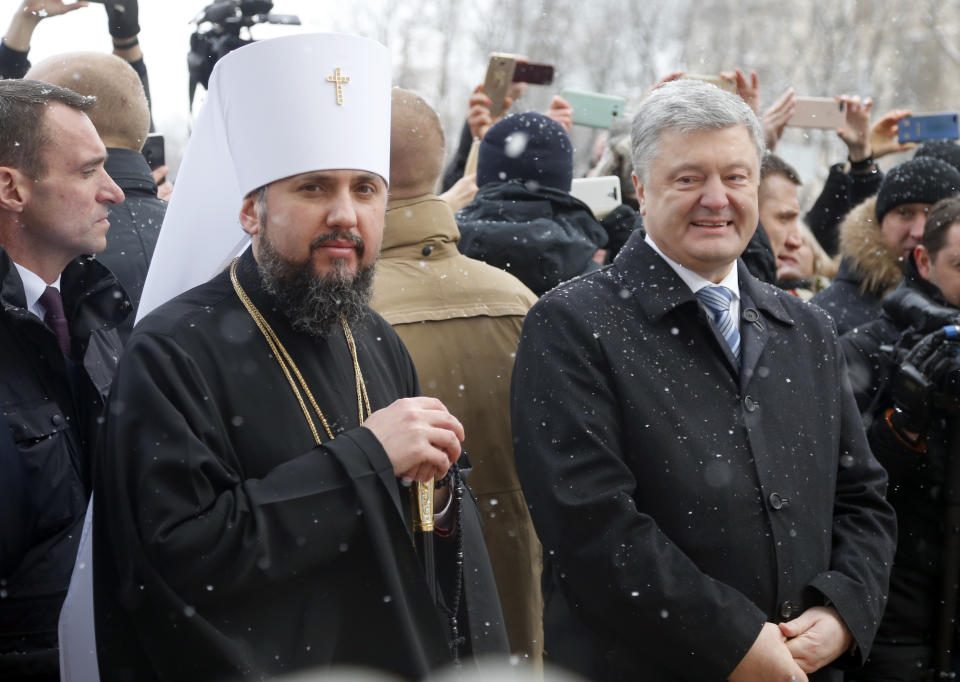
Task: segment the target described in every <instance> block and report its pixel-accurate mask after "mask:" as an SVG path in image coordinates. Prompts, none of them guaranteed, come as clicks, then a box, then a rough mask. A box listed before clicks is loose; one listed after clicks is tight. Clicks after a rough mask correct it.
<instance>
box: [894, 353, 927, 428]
mask: <svg viewBox="0 0 960 682" xmlns="http://www.w3.org/2000/svg"><path fill="white" fill-rule="evenodd" d="M933 389H934V384H933V382H932V381H930V379H929V378H928V377H927V376H926V375H925V374H924V373H923V372H921V371H920V370H919V369H917V368H916V367H914V366H913V365H912V364H909V363H905V364H903V365H901V366H900V367H899V368H898V369H897V373H896V375H895V376H894V379H893V389H892V392H893V405H894V410H893V414H891V415H890V423H891V425H892V426H893V428H894V429H895V430H896V431H897V433H898V434H899V435H900V436H901V437H903V438H904V439H905V440H907V441H909V442H911V443H913V442H915V441H919V440H921V439H922V438H923V437H924V436H925V435H926V433H927V429H928V428H929V427H930V420H931V416H932V404H931V403H932V399H933Z"/></svg>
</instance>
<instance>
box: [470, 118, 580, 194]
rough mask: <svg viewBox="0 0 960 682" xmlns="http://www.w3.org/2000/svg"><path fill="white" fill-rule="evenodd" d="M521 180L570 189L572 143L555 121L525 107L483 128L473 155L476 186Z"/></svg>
mask: <svg viewBox="0 0 960 682" xmlns="http://www.w3.org/2000/svg"><path fill="white" fill-rule="evenodd" d="M509 180H522V181H524V182H533V183H537V184H538V185H542V186H545V187H553V188H555V189H559V190H563V191H564V192H569V191H570V185H571V183H572V182H573V145H572V144H571V143H570V138H569V137H568V136H567V132H566V131H565V130H564V129H563V126H561V125H560V124H559V123H557V122H556V121H554V120H553V119H550V118H547V117H546V116H544V115H543V114H538V113H536V112H533V111H528V112H526V113H523V114H513V115H511V116H507V117H506V118H505V119H503V120H502V121H500V122H498V123H497V124H496V125H494V126H493V127H491V128H490V130H488V131H487V134H486V135H484V136H483V139H482V140H481V141H480V152H479V154H478V156H477V186H478V187H483V186H484V185H486V184H487V183H491V182H507V181H509Z"/></svg>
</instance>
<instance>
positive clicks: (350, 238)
mask: <svg viewBox="0 0 960 682" xmlns="http://www.w3.org/2000/svg"><path fill="white" fill-rule="evenodd" d="M339 241H347V242H351V243H352V244H354V245H355V246H356V247H357V254H358V255H360V256H362V255H363V251H364V248H365V245H364V243H363V239H361V238H360V237H359V236H358V235H355V234H349V233H347V234H339V233H337V232H328V233H327V234H322V235H320V236H319V237H316V238H314V239H313V241H311V242H310V252H311V253H312V252H314V251H316V250H317V249H319V248H320V247H321V246H323V245H324V244H326V243H327V242H339Z"/></svg>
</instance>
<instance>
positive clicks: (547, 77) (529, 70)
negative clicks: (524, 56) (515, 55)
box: [513, 62, 553, 85]
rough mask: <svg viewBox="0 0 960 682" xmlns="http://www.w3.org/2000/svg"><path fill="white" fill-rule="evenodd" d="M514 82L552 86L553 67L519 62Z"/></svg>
mask: <svg viewBox="0 0 960 682" xmlns="http://www.w3.org/2000/svg"><path fill="white" fill-rule="evenodd" d="M513 82H514V83H530V84H531V85H550V84H551V83H553V65H551V64H534V63H533V62H517V65H516V66H515V67H514V69H513Z"/></svg>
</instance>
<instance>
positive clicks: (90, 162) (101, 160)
mask: <svg viewBox="0 0 960 682" xmlns="http://www.w3.org/2000/svg"><path fill="white" fill-rule="evenodd" d="M106 162H107V155H106V154H101V155H100V156H97V157H94V158H92V159H87V160H86V161H84V162H83V163H81V164H80V165H79V166H78V168H81V169H83V168H90V167H94V168H95V167H97V166H102V165H103V164H105V163H106Z"/></svg>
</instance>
